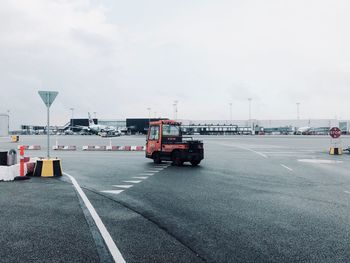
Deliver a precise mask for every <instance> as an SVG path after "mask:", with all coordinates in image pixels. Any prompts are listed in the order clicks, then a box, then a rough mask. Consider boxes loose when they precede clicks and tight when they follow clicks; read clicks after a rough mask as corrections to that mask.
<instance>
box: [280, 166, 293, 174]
mask: <svg viewBox="0 0 350 263" xmlns="http://www.w3.org/2000/svg"><path fill="white" fill-rule="evenodd" d="M281 166H282V167H284V168H286V169H287V170H289V171H291V172H293V169H292V168H289V167H288V166H287V165H284V164H281Z"/></svg>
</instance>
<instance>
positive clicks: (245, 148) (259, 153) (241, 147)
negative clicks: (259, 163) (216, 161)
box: [226, 145, 269, 159]
mask: <svg viewBox="0 0 350 263" xmlns="http://www.w3.org/2000/svg"><path fill="white" fill-rule="evenodd" d="M226 146H233V147H236V148H240V149H243V150H246V151H250V152H253V153H255V154H257V155H260V156H262V157H264V158H266V159H267V158H269V157H268V156H267V155H266V154H263V153H261V152H257V151H254V150H252V149H250V148H247V147H243V146H238V145H226Z"/></svg>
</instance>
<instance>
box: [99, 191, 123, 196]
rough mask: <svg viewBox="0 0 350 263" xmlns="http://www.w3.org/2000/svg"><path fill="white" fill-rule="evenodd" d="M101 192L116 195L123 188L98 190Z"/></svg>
mask: <svg viewBox="0 0 350 263" xmlns="http://www.w3.org/2000/svg"><path fill="white" fill-rule="evenodd" d="M100 192H101V193H107V194H115V195H118V194H120V193H122V192H124V190H104V191H100Z"/></svg>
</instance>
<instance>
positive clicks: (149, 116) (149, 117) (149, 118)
mask: <svg viewBox="0 0 350 263" xmlns="http://www.w3.org/2000/svg"><path fill="white" fill-rule="evenodd" d="M147 110H148V126H149V123H150V122H151V108H150V107H148V108H147Z"/></svg>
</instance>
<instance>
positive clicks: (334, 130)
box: [329, 127, 341, 139]
mask: <svg viewBox="0 0 350 263" xmlns="http://www.w3.org/2000/svg"><path fill="white" fill-rule="evenodd" d="M329 135H330V136H331V137H332V138H333V139H336V138H339V137H340V135H341V130H340V129H339V128H338V127H333V128H332V129H330V130H329Z"/></svg>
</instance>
